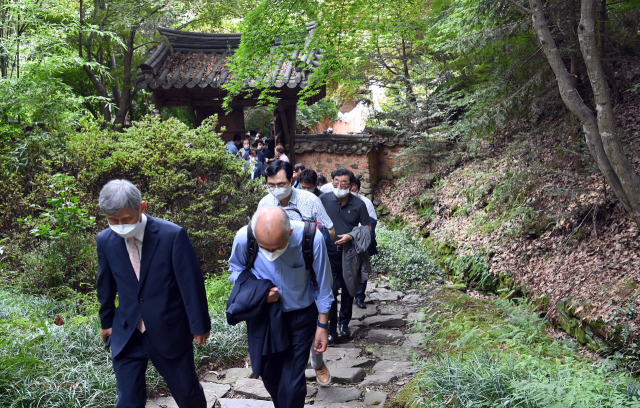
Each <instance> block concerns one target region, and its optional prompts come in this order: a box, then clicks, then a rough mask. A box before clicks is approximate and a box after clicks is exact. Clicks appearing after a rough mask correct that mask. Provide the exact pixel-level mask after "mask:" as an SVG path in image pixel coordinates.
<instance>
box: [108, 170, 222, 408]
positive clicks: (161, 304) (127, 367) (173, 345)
mask: <svg viewBox="0 0 640 408" xmlns="http://www.w3.org/2000/svg"><path fill="white" fill-rule="evenodd" d="M99 205H100V209H101V210H102V211H103V212H104V213H105V214H106V217H107V220H108V222H109V228H107V229H105V230H104V231H102V232H101V233H100V234H98V237H97V250H98V264H99V272H98V281H97V292H98V300H99V301H100V322H101V325H102V338H103V340H104V341H105V342H106V343H107V345H110V346H111V350H112V355H113V369H114V371H115V374H116V380H117V383H118V401H117V403H116V408H144V406H145V405H146V401H147V392H146V384H145V372H146V369H147V364H148V361H149V360H151V362H152V363H153V365H154V367H155V368H156V369H157V370H158V372H160V374H161V375H162V376H163V378H164V379H165V381H166V382H167V385H168V386H169V390H170V391H171V394H172V396H173V398H174V399H175V401H176V403H177V404H178V406H179V407H180V408H206V399H205V396H204V392H203V390H202V386H201V385H200V383H199V380H198V375H197V374H196V369H195V364H194V361H193V340H195V341H196V342H197V343H198V345H202V344H204V342H205V341H206V340H207V338H208V337H209V334H210V330H211V319H210V317H209V311H208V304H207V297H206V293H205V288H204V280H203V278H202V272H201V270H200V265H199V264H198V259H197V258H196V253H195V251H194V249H193V246H192V245H191V242H190V241H189V237H188V236H187V232H186V231H185V230H184V228H181V227H179V226H177V225H175V224H172V223H170V222H168V221H163V220H160V219H157V218H152V217H150V216H147V215H146V214H145V213H144V212H145V207H146V203H145V202H144V201H142V195H141V193H140V190H138V188H136V187H135V186H134V185H133V184H131V183H130V182H129V181H127V180H112V181H110V182H109V183H107V184H106V185H105V186H104V187H103V189H102V191H101V192H100V197H99ZM116 294H118V296H119V306H118V307H117V308H116V307H115V303H114V301H115V297H116Z"/></svg>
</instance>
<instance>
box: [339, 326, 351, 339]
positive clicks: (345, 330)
mask: <svg viewBox="0 0 640 408" xmlns="http://www.w3.org/2000/svg"><path fill="white" fill-rule="evenodd" d="M340 335H341V336H343V337H349V336H351V332H350V331H349V326H347V325H346V324H341V325H340Z"/></svg>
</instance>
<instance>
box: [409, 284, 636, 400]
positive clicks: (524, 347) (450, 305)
mask: <svg viewBox="0 0 640 408" xmlns="http://www.w3.org/2000/svg"><path fill="white" fill-rule="evenodd" d="M436 301H437V302H440V303H439V306H438V308H437V310H433V311H432V314H431V316H430V321H429V322H428V323H426V324H422V325H420V326H417V327H416V328H417V329H419V330H421V331H423V332H424V333H425V338H424V342H425V344H426V347H425V349H426V350H428V351H429V352H430V354H429V357H428V358H427V359H426V360H425V361H423V362H421V363H419V367H420V371H421V372H420V373H419V374H418V375H417V376H416V377H415V379H414V380H413V381H412V382H411V383H410V385H409V386H408V387H407V388H406V389H405V390H404V392H403V393H402V394H401V395H402V401H401V402H402V403H404V404H405V406H407V407H429V408H431V407H495V408H498V407H523V408H542V407H557V408H561V407H562V408H565V407H568V408H571V407H575V408H578V407H585V408H586V407H640V394H639V393H638V390H639V388H640V383H638V381H636V380H635V379H633V378H632V376H631V375H630V374H629V373H628V372H623V371H616V370H614V369H613V368H611V367H613V365H606V364H596V363H594V362H592V361H590V360H586V359H584V358H582V357H581V356H580V354H579V353H578V352H577V346H576V345H575V344H574V343H572V342H569V341H566V342H564V341H563V342H560V341H554V340H553V339H552V338H551V337H550V336H549V335H547V333H546V332H545V321H544V320H543V319H542V318H540V317H539V316H537V315H536V314H534V313H531V312H530V311H529V308H528V307H527V305H525V304H523V303H517V302H512V301H507V300H504V299H499V300H495V301H489V300H481V299H475V298H471V297H469V296H467V295H465V294H459V293H457V292H452V291H443V292H441V293H440V294H439V295H438V296H437V298H436Z"/></svg>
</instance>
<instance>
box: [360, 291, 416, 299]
mask: <svg viewBox="0 0 640 408" xmlns="http://www.w3.org/2000/svg"><path fill="white" fill-rule="evenodd" d="M403 296H404V293H402V292H399V291H395V290H385V291H383V292H381V291H380V290H379V289H377V290H376V291H375V292H373V293H371V294H370V295H369V299H371V300H373V301H378V302H392V301H395V300H399V299H401V298H402V297H403ZM410 296H416V295H410Z"/></svg>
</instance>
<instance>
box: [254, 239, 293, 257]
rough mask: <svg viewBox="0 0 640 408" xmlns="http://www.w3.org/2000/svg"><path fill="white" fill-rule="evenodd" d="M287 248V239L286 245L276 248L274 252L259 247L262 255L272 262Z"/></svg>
mask: <svg viewBox="0 0 640 408" xmlns="http://www.w3.org/2000/svg"><path fill="white" fill-rule="evenodd" d="M287 248H289V242H288V241H287V246H285V247H284V249H278V250H276V251H274V252H269V251H267V250H266V249H264V248H260V252H262V255H264V256H265V258H267V259H268V260H270V261H271V262H273V261H275V260H276V259H278V258H279V257H280V255H282V254H284V251H286V250H287Z"/></svg>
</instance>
